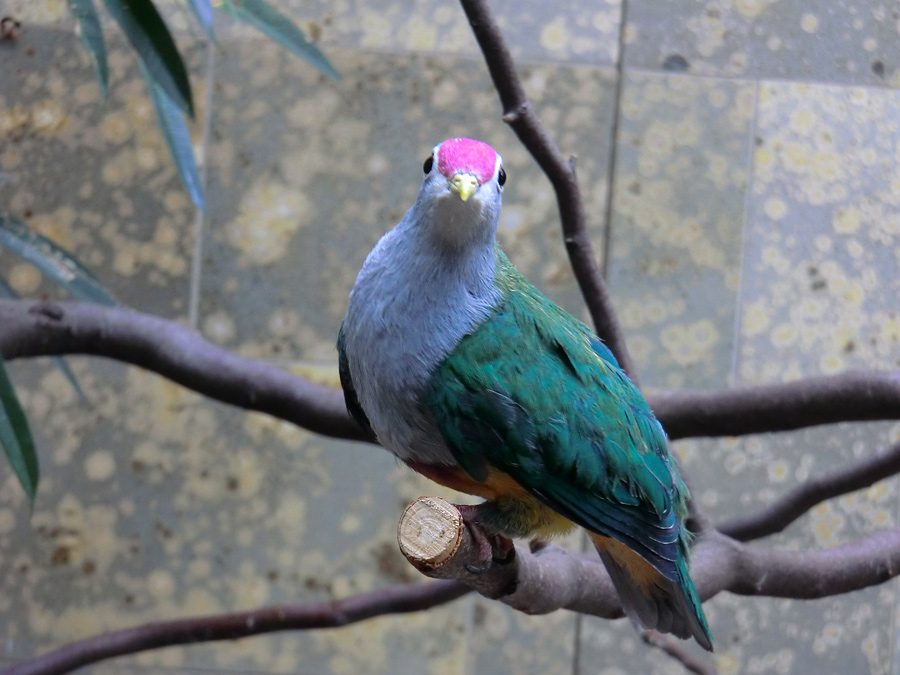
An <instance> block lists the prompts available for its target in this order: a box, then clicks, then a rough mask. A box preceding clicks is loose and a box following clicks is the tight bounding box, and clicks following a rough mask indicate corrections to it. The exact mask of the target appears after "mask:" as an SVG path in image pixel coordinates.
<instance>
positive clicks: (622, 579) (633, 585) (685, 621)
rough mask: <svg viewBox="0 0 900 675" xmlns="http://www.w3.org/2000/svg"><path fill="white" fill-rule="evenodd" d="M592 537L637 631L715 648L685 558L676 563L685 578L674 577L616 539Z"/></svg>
mask: <svg viewBox="0 0 900 675" xmlns="http://www.w3.org/2000/svg"><path fill="white" fill-rule="evenodd" d="M591 538H592V539H593V540H594V545H595V546H596V548H597V552H598V553H599V554H600V559H601V560H603V564H604V565H605V566H606V569H607V571H608V572H609V576H610V578H611V579H612V582H613V585H614V586H615V587H616V591H617V592H618V594H619V599H620V600H621V601H622V608H623V609H624V610H625V614H626V615H627V616H628V618H629V619H631V621H632V623H633V624H634V625H635V628H637V629H638V631H643V630H657V631H659V632H661V633H671V634H672V635H675V636H677V637H680V638H682V639H690V638H691V637H693V638H694V639H695V640H696V641H697V643H698V644H699V645H700V646H701V647H703V648H704V649H706V650H708V651H712V650H713V645H712V635H711V633H710V631H709V627H708V626H707V625H706V618H705V617H704V615H703V609H702V607H701V606H700V600H699V598H697V594H696V592H695V591H694V587H693V584H692V583H691V581H690V577H688V575H687V568H686V566H685V565H684V563H683V561H679V564H678V565H677V568H678V572H679V573H680V576H682V579H679V580H672V579H668V578H666V577H665V576H663V575H662V574H661V573H660V572H659V571H657V570H656V569H655V568H654V567H653V566H652V565H650V563H648V562H647V561H645V560H644V559H643V558H641V557H640V556H639V555H638V554H637V553H635V552H634V551H632V550H631V549H629V548H628V547H627V546H625V545H624V544H622V543H620V542H618V541H616V540H615V539H608V538H606V537H601V536H599V535H593V534H592V536H591Z"/></svg>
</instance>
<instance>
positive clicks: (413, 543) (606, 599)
mask: <svg viewBox="0 0 900 675" xmlns="http://www.w3.org/2000/svg"><path fill="white" fill-rule="evenodd" d="M469 526H474V527H478V525H477V524H472V523H470V524H469ZM420 532H434V533H438V536H437V537H436V539H437V542H436V543H435V548H434V549H433V550H431V551H430V552H429V555H428V556H427V557H426V556H420V555H416V554H415V553H413V554H411V552H415V551H419V550H421V549H422V546H421V545H420V543H419V542H420V540H421V539H422V537H421V536H420ZM398 540H399V542H400V550H401V551H402V552H403V553H404V555H406V556H407V559H408V560H409V561H410V563H412V564H413V565H414V566H415V567H416V569H418V570H419V571H420V572H422V573H423V574H426V575H428V576H430V577H433V578H435V579H454V580H456V581H460V582H462V583H464V584H466V585H467V586H469V587H470V588H473V589H475V590H476V591H478V592H479V593H480V594H481V595H483V596H485V597H488V598H492V599H496V600H500V601H501V602H503V603H504V604H507V605H509V606H510V607H513V608H515V609H518V610H520V611H523V612H526V613H527V614H548V613H550V612H553V611H556V610H557V609H570V610H572V611H575V612H583V613H587V614H596V615H598V616H607V617H617V616H622V610H621V607H620V605H619V601H618V597H617V596H616V593H615V590H614V588H613V585H612V581H611V580H610V578H609V575H607V574H606V570H605V569H604V568H603V566H602V565H601V564H600V560H599V558H596V559H593V558H590V557H586V556H580V555H578V554H576V553H573V552H571V551H569V550H567V549H564V548H562V547H560V546H555V545H549V546H546V547H543V548H541V549H539V550H537V551H536V552H532V551H530V550H529V549H526V548H523V547H522V546H519V545H517V546H516V548H515V555H514V556H512V557H511V559H510V560H508V561H504V562H503V563H502V564H488V565H485V561H484V560H482V559H481V557H480V555H479V550H478V546H477V545H476V544H475V542H474V541H473V538H472V534H471V532H470V531H469V527H467V526H466V523H465V521H464V520H463V517H462V515H461V514H460V513H459V511H457V510H456V508H455V507H454V506H453V505H452V504H450V503H448V502H446V501H444V500H443V499H440V498H438V497H420V498H419V499H417V500H416V501H415V502H413V503H412V504H411V505H410V506H409V507H407V510H406V511H405V512H404V517H403V519H401V523H400V527H399V528H398ZM479 568H484V569H483V571H477V572H476V571H472V570H473V569H479Z"/></svg>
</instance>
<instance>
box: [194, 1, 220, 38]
mask: <svg viewBox="0 0 900 675" xmlns="http://www.w3.org/2000/svg"><path fill="white" fill-rule="evenodd" d="M188 5H190V8H191V11H192V12H193V13H194V16H195V17H196V18H197V22H198V23H199V24H200V25H201V26H203V30H204V32H205V33H206V34H207V35H208V36H209V39H210V40H212V41H213V42H215V41H216V36H215V34H214V33H213V8H212V3H210V0H188Z"/></svg>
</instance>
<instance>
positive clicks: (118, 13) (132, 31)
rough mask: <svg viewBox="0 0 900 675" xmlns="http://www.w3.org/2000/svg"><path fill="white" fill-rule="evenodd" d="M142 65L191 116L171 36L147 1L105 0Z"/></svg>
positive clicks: (187, 85)
mask: <svg viewBox="0 0 900 675" xmlns="http://www.w3.org/2000/svg"><path fill="white" fill-rule="evenodd" d="M105 2H106V8H107V9H108V10H109V13H110V14H112V15H113V18H115V20H116V21H118V22H119V25H120V26H121V27H122V31H123V32H124V33H125V35H126V36H127V37H128V40H129V41H130V42H131V46H132V47H134V50H135V51H136V52H137V53H138V56H139V57H140V59H141V62H142V63H143V64H144V66H146V68H147V70H148V72H149V73H150V75H151V76H152V77H153V79H154V81H156V82H157V83H158V84H159V86H161V87H162V88H163V90H164V91H165V92H166V93H167V94H168V95H169V98H170V99H172V101H174V102H175V103H176V104H177V105H178V107H179V108H181V109H182V110H183V111H184V112H186V113H187V114H188V115H190V116H191V117H192V118H193V116H194V100H193V98H192V96H191V83H190V81H189V80H188V76H187V70H186V69H185V67H184V62H183V61H182V60H181V54H179V53H178V48H177V47H176V46H175V41H174V40H173V39H172V34H171V33H169V29H168V28H166V24H165V22H164V21H163V20H162V17H161V16H160V15H159V12H157V11H156V7H154V6H153V3H152V2H151V1H150V0H105Z"/></svg>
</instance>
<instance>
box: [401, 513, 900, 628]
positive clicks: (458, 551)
mask: <svg viewBox="0 0 900 675" xmlns="http://www.w3.org/2000/svg"><path fill="white" fill-rule="evenodd" d="M439 516H440V514H439V513H438V514H435V517H439ZM460 520H461V517H460ZM442 527H446V528H453V527H458V524H457V520H456V518H455V517H454V518H447V520H446V522H445V523H444V524H443V525H442ZM463 527H464V529H463V530H462V531H461V532H460V537H461V538H462V539H463V541H462V543H461V544H460V545H458V546H455V545H454V546H453V547H452V549H453V550H452V552H451V555H450V557H449V558H446V559H444V560H442V562H441V563H440V564H439V565H436V566H434V567H431V568H424V567H423V565H422V564H421V561H419V563H418V564H417V567H418V568H419V569H424V573H427V574H428V576H430V577H433V578H440V579H454V580H456V581H460V582H462V583H464V584H466V585H467V586H471V587H472V588H474V589H475V590H476V591H478V592H479V593H481V594H482V595H485V596H487V597H490V598H494V599H496V600H500V601H501V602H503V603H505V604H507V605H510V606H511V607H514V608H516V609H518V610H520V611H523V612H526V613H528V614H546V613H549V612H552V611H555V610H557V609H570V610H573V611H576V612H581V613H583V614H592V615H594V616H600V617H604V618H610V619H612V618H617V617H620V616H622V610H621V605H620V604H619V600H618V596H617V595H616V592H615V590H614V588H613V585H612V582H611V581H610V579H609V575H608V574H607V573H606V570H605V569H604V567H603V564H602V563H601V562H600V559H599V557H597V556H596V555H592V554H587V555H584V554H580V553H574V552H572V551H569V550H567V549H564V548H561V547H559V546H555V545H550V546H547V547H544V548H541V549H539V550H537V551H536V552H532V551H530V550H528V549H526V548H523V547H521V546H516V549H515V556H514V558H513V559H512V560H511V561H509V562H507V561H504V562H503V564H493V565H488V566H486V567H485V565H484V560H482V559H481V558H480V557H479V550H478V547H477V546H474V545H472V544H471V543H470V542H467V541H465V540H466V539H467V538H469V537H470V536H471V534H470V532H469V528H467V527H465V526H463ZM473 569H475V570H480V571H477V572H473V571H472V570H473ZM897 574H900V529H895V530H890V531H887V532H881V533H878V534H875V535H872V536H870V537H868V538H866V539H861V540H858V541H855V542H853V543H850V544H845V545H843V546H839V547H837V548H832V549H825V550H821V551H800V552H798V551H783V550H766V549H762V548H757V547H753V546H748V545H746V544H742V543H740V542H738V541H735V540H734V539H731V538H729V537H726V536H725V535H723V534H721V533H719V532H716V531H714V530H711V531H708V532H706V533H704V534H702V535H700V536H699V537H698V538H697V542H696V544H695V546H694V551H693V563H692V566H691V577H692V578H693V579H694V584H695V586H696V587H697V592H698V594H699V595H700V597H701V598H702V599H703V600H707V599H709V598H711V597H713V596H715V595H717V594H718V593H721V592H722V591H730V592H732V593H737V594H740V595H759V596H771V597H779V598H798V599H813V598H823V597H827V596H832V595H840V594H842V593H849V592H850V591H855V590H859V589H861V588H866V587H868V586H874V585H877V584H880V583H883V582H885V581H887V580H888V579H891V578H893V577H895V576H897Z"/></svg>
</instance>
